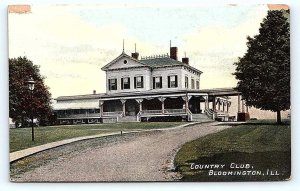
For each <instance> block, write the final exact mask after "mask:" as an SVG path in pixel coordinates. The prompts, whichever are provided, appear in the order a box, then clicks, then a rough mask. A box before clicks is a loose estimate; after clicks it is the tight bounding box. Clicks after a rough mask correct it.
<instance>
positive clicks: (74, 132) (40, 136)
mask: <svg viewBox="0 0 300 191" xmlns="http://www.w3.org/2000/svg"><path fill="white" fill-rule="evenodd" d="M183 123H184V122H147V123H129V122H128V123H113V124H96V125H70V126H48V127H35V141H34V142H32V141H31V128H17V129H10V132H9V141H10V152H14V151H18V150H22V149H26V148H29V147H33V146H38V145H42V144H46V143H50V142H55V141H60V140H64V139H70V138H74V137H81V136H89V135H97V134H104V133H110V132H119V131H128V130H142V129H158V128H169V127H174V126H177V125H180V124H183Z"/></svg>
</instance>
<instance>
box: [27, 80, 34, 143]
mask: <svg viewBox="0 0 300 191" xmlns="http://www.w3.org/2000/svg"><path fill="white" fill-rule="evenodd" d="M34 84H35V81H34V80H33V78H32V77H30V79H29V80H28V81H27V85H28V89H29V90H30V95H31V140H32V141H34V128H33V107H32V105H33V104H32V103H33V90H34Z"/></svg>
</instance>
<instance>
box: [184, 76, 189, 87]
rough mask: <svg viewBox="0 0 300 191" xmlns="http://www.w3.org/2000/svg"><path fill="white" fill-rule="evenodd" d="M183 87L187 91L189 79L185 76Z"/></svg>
mask: <svg viewBox="0 0 300 191" xmlns="http://www.w3.org/2000/svg"><path fill="white" fill-rule="evenodd" d="M184 86H185V88H186V89H189V77H187V76H185V78H184Z"/></svg>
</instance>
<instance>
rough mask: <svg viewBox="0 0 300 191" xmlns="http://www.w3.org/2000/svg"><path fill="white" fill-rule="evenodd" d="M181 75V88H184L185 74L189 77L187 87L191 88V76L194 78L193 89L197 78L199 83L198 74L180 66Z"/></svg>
mask: <svg viewBox="0 0 300 191" xmlns="http://www.w3.org/2000/svg"><path fill="white" fill-rule="evenodd" d="M181 73H182V74H181V75H182V81H181V86H182V87H183V88H185V79H184V78H185V76H187V77H188V78H189V89H192V84H191V79H192V78H193V79H194V80H195V89H196V81H197V80H199V83H200V76H198V75H196V74H194V73H192V72H189V71H188V70H185V69H183V68H182V70H181ZM200 88H201V83H200Z"/></svg>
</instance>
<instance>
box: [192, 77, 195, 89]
mask: <svg viewBox="0 0 300 191" xmlns="http://www.w3.org/2000/svg"><path fill="white" fill-rule="evenodd" d="M191 86H192V87H191V88H192V89H195V80H194V79H192V80H191Z"/></svg>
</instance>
